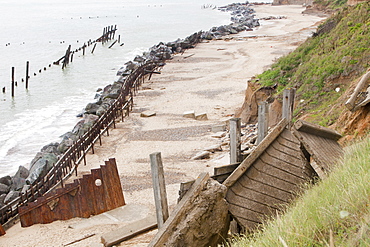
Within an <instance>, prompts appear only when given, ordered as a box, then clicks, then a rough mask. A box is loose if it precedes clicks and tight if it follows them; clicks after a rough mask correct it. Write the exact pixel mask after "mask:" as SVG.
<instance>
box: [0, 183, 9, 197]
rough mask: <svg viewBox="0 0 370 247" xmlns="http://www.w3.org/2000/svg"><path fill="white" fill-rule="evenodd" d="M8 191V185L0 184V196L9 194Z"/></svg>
mask: <svg viewBox="0 0 370 247" xmlns="http://www.w3.org/2000/svg"><path fill="white" fill-rule="evenodd" d="M9 190H10V187H9V185H6V184H1V183H0V195H1V194H7V193H8V192H9Z"/></svg>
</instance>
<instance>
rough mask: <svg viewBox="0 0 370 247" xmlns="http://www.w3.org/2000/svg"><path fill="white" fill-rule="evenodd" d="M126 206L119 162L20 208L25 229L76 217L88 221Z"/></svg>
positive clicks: (108, 164) (93, 171) (104, 166)
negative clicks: (118, 168)
mask: <svg viewBox="0 0 370 247" xmlns="http://www.w3.org/2000/svg"><path fill="white" fill-rule="evenodd" d="M123 205H125V200H124V197H123V192H122V186H121V182H120V179H119V174H118V170H117V165H116V161H115V159H110V160H109V161H106V162H105V165H101V166H100V168H99V169H92V170H91V174H88V175H83V177H82V178H80V179H75V180H74V181H73V183H70V184H66V185H65V186H64V188H58V189H56V190H55V191H52V192H50V193H48V194H46V195H45V196H42V197H39V198H37V200H36V201H34V202H30V203H27V204H25V205H24V206H22V207H20V208H19V215H20V220H21V225H22V227H27V226H31V225H33V224H38V223H41V224H46V223H51V222H53V221H55V220H67V219H71V218H74V217H82V218H88V217H90V215H96V214H100V213H103V212H106V211H109V210H112V209H114V208H117V207H120V206H123Z"/></svg>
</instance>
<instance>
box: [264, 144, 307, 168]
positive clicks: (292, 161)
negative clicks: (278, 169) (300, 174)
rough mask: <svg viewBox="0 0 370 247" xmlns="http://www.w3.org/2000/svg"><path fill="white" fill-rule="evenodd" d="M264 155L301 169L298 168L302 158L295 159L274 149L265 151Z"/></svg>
mask: <svg viewBox="0 0 370 247" xmlns="http://www.w3.org/2000/svg"><path fill="white" fill-rule="evenodd" d="M266 153H267V154H268V155H270V156H272V157H275V158H278V159H280V160H284V161H285V162H287V163H289V164H292V165H294V166H296V167H301V166H300V164H302V158H301V157H300V158H297V157H294V156H291V155H289V154H285V153H282V152H279V150H277V149H276V148H274V147H271V148H268V149H267V150H266Z"/></svg>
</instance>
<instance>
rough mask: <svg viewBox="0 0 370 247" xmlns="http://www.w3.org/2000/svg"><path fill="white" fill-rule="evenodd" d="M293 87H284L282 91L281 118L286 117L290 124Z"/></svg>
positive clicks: (292, 108) (293, 95) (292, 107)
mask: <svg viewBox="0 0 370 247" xmlns="http://www.w3.org/2000/svg"><path fill="white" fill-rule="evenodd" d="M294 97H295V88H290V89H285V90H284V93H283V118H286V119H287V120H288V123H289V127H290V126H291V122H292V118H293V110H294Z"/></svg>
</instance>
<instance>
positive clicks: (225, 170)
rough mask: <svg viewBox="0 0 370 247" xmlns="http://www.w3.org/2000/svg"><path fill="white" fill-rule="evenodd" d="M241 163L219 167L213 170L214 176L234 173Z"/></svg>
mask: <svg viewBox="0 0 370 247" xmlns="http://www.w3.org/2000/svg"><path fill="white" fill-rule="evenodd" d="M239 165H240V163H239V162H238V163H234V164H230V165H224V166H218V167H215V168H214V169H213V174H214V175H221V174H227V173H232V172H233V171H234V170H235V169H236V168H237V167H238V166H239Z"/></svg>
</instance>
